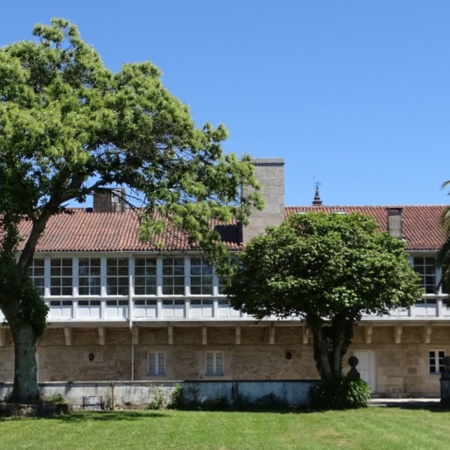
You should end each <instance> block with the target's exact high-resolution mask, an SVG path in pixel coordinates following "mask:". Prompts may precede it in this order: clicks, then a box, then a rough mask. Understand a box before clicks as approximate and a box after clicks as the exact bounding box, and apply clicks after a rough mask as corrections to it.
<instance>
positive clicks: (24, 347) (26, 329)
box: [11, 323, 40, 403]
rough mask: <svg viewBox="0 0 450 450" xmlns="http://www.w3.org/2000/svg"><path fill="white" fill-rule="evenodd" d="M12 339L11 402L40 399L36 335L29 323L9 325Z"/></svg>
mask: <svg viewBox="0 0 450 450" xmlns="http://www.w3.org/2000/svg"><path fill="white" fill-rule="evenodd" d="M11 332H12V334H13V337H14V387H13V392H12V397H11V401H13V402H20V403H27V402H35V401H37V400H39V398H40V392H39V385H38V382H37V364H36V340H37V337H36V334H35V332H34V330H33V327H32V326H31V324H29V323H22V324H20V325H12V324H11Z"/></svg>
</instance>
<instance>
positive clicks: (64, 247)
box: [21, 206, 447, 252]
mask: <svg viewBox="0 0 450 450" xmlns="http://www.w3.org/2000/svg"><path fill="white" fill-rule="evenodd" d="M389 208H391V207H388V206H288V207H286V208H285V214H286V217H287V216H289V215H290V214H295V213H300V212H311V211H325V212H333V211H334V212H336V211H342V212H347V213H352V212H359V213H361V214H365V215H368V216H371V217H372V218H373V219H374V220H375V221H376V222H377V223H378V224H379V227H380V230H387V217H388V215H387V210H388V209H389ZM392 208H402V218H403V236H404V238H405V240H406V248H407V249H408V250H437V249H438V248H440V246H441V245H442V243H443V242H444V233H443V231H442V228H441V222H440V218H441V216H442V213H443V212H444V211H445V209H446V208H447V206H392ZM214 226H215V228H216V229H217V230H218V231H219V232H220V234H221V236H222V239H223V240H224V242H226V244H227V247H228V248H229V249H230V250H240V249H242V233H241V229H240V227H239V225H237V224H231V225H224V224H219V223H216V224H214ZM29 230H30V223H24V224H22V227H21V232H22V234H23V235H25V236H26V235H27V233H28V232H29ZM138 230H139V221H138V217H137V215H136V213H135V212H133V211H132V210H129V209H128V210H126V211H125V212H110V213H104V212H89V210H86V209H84V208H74V209H71V210H69V213H63V214H59V215H57V216H54V217H52V218H51V219H50V221H49V223H48V225H47V228H46V230H45V232H44V234H43V236H42V237H41V239H40V240H39V242H38V246H37V249H36V250H37V251H38V252H64V251H69V252H102V251H105V252H106V251H164V252H165V251H188V250H194V249H193V248H192V246H190V245H189V244H188V240H187V238H186V236H185V235H184V233H182V232H181V231H180V230H177V229H174V228H173V227H170V226H169V227H168V228H167V230H166V232H165V233H164V234H163V235H162V236H161V237H159V239H155V240H154V241H152V242H142V241H141V240H140V239H139V234H138ZM158 240H160V241H161V245H159V244H158Z"/></svg>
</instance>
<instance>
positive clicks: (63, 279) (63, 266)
mask: <svg viewBox="0 0 450 450" xmlns="http://www.w3.org/2000/svg"><path fill="white" fill-rule="evenodd" d="M72 285H73V278H72V259H71V258H53V259H52V260H51V261H50V294H51V295H72Z"/></svg>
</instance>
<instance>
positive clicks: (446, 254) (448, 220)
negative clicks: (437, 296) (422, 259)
mask: <svg viewBox="0 0 450 450" xmlns="http://www.w3.org/2000/svg"><path fill="white" fill-rule="evenodd" d="M442 187H443V188H448V187H450V180H449V181H446V182H445V183H443V185H442ZM449 195H450V194H449ZM441 222H442V228H443V231H444V234H445V237H446V239H445V242H444V243H443V244H442V247H441V248H440V250H439V253H438V257H437V261H436V262H437V264H438V265H440V266H442V280H441V283H442V285H443V287H444V292H450V207H449V208H447V209H446V210H445V211H444V213H443V215H442V218H441Z"/></svg>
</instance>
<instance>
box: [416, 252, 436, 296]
mask: <svg viewBox="0 0 450 450" xmlns="http://www.w3.org/2000/svg"><path fill="white" fill-rule="evenodd" d="M413 265H414V270H415V271H416V272H417V273H418V274H419V275H420V277H421V278H422V286H423V288H424V290H425V293H426V294H435V293H436V261H435V259H434V258H431V257H424V256H415V257H414V260H413Z"/></svg>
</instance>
